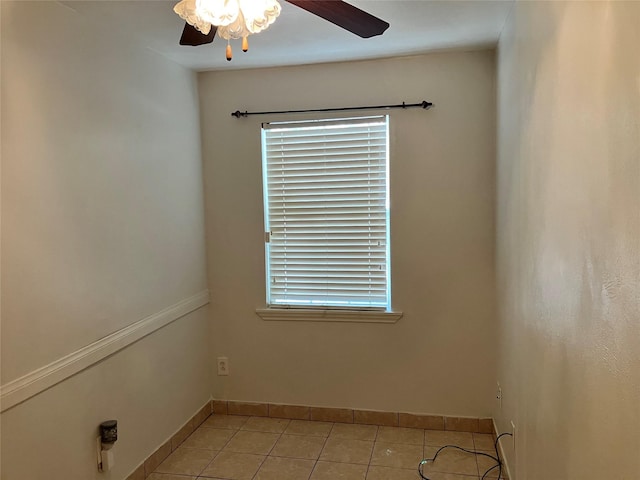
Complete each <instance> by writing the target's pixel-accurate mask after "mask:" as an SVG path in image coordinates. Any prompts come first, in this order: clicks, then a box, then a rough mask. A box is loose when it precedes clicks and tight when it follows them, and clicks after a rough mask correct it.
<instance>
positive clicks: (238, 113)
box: [231, 110, 249, 118]
mask: <svg viewBox="0 0 640 480" xmlns="http://www.w3.org/2000/svg"><path fill="white" fill-rule="evenodd" d="M231 116H232V117H236V118H240V117H248V116H249V113H247V111H246V110H245V111H244V112H241V111H240V110H236V111H235V112H233V113H232V114H231Z"/></svg>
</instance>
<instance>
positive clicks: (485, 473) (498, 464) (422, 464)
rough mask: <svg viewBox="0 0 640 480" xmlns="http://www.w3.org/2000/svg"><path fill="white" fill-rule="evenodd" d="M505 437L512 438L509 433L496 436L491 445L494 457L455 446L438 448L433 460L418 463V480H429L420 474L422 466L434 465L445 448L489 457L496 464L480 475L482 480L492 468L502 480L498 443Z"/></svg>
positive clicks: (427, 459)
mask: <svg viewBox="0 0 640 480" xmlns="http://www.w3.org/2000/svg"><path fill="white" fill-rule="evenodd" d="M505 435H509V436H513V435H512V434H511V433H501V434H500V435H498V437H497V438H496V441H495V443H494V444H493V448H494V449H495V451H496V456H495V457H494V456H493V455H489V454H488V453H484V452H478V451H476V450H467V449H466V448H462V447H458V446H457V445H445V446H444V447H440V448H439V449H438V451H437V452H436V454H435V455H434V456H433V458H425V459H424V460H422V461H421V462H420V464H419V465H418V474H419V475H420V478H421V479H422V480H430V479H429V477H426V476H425V475H424V473H423V472H422V470H423V466H424V465H426V464H427V463H429V462H431V463H434V462H435V461H436V458H438V454H439V453H440V452H441V451H442V450H444V449H445V448H455V449H457V450H461V451H463V452H465V453H471V454H473V455H476V456H478V455H482V456H483V457H489V458H490V459H492V460H494V461H495V462H496V464H495V465H493V466H492V467H491V468H489V469H488V470H487V471H486V472H484V474H483V475H482V479H481V480H484V479H485V478H486V476H487V475H488V474H489V472H490V471H491V470H493V469H494V468H497V469H498V480H500V479H501V478H502V464H503V463H502V459H501V458H500V452H499V451H498V442H499V441H500V438H502V437H504V436H505Z"/></svg>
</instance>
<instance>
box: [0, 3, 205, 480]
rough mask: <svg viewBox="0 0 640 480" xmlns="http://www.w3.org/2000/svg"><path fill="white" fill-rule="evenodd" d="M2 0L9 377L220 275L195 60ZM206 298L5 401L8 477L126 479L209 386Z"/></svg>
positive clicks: (63, 12)
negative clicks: (19, 400)
mask: <svg viewBox="0 0 640 480" xmlns="http://www.w3.org/2000/svg"><path fill="white" fill-rule="evenodd" d="M131 40H132V39H128V38H120V37H119V36H118V35H116V34H115V32H109V31H105V29H104V28H103V27H102V26H101V22H100V21H99V19H92V18H89V17H87V16H85V15H84V14H82V13H78V12H76V11H74V9H72V8H69V7H66V6H64V5H62V4H60V3H58V2H15V3H13V2H2V52H1V53H2V65H1V67H2V78H1V80H2V132H1V133H2V227H3V228H2V252H1V254H2V259H1V260H2V312H1V313H2V384H3V385H6V384H7V383H8V382H10V381H13V380H15V379H17V378H19V377H21V376H23V375H25V374H28V373H30V372H32V371H34V370H36V369H38V368H40V367H43V366H45V365H47V364H50V363H51V362H54V361H56V360H59V359H60V358H61V357H63V356H65V355H68V354H71V353H73V352H75V351H77V350H78V349H80V348H82V347H85V346H87V345H89V344H91V343H92V342H94V341H96V340H99V339H101V338H103V337H105V336H106V335H108V334H111V333H114V332H117V331H119V330H120V329H122V328H123V327H126V326H128V325H130V324H132V323H134V322H136V321H138V320H140V319H142V318H145V317H147V316H149V315H153V314H156V313H157V312H159V311H161V310H163V309H165V308H167V307H169V306H171V305H174V304H176V303H177V302H180V301H182V300H184V299H186V298H189V297H191V296H193V295H195V294H198V293H201V292H203V291H205V290H206V288H207V285H206V274H205V253H204V247H205V244H204V225H203V207H202V175H201V162H200V147H199V134H198V103H197V91H196V82H195V75H194V74H193V73H191V72H189V71H187V70H185V69H183V68H181V67H179V66H177V65H175V64H173V63H171V62H168V61H167V60H165V59H164V58H162V57H161V56H159V55H157V54H155V53H153V52H152V51H150V50H143V49H138V48H134V47H133V46H132V45H133V43H132V42H131ZM206 315H207V314H206V309H201V310H199V311H197V312H194V313H192V314H190V315H188V316H186V317H184V318H182V319H179V320H177V321H176V322H175V323H173V324H171V325H170V326H168V327H165V328H164V329H162V330H160V331H158V332H156V333H154V334H152V335H151V336H150V337H147V338H145V339H144V340H142V341H140V342H138V343H136V344H134V345H132V346H130V347H129V348H127V349H125V350H122V351H121V352H119V353H117V354H116V355H114V356H113V357H110V358H109V359H108V360H105V361H103V362H102V363H100V364H98V365H96V366H94V367H92V368H90V369H88V370H86V371H84V372H82V373H81V374H79V375H77V376H75V377H72V378H70V379H68V380H67V381H65V382H63V383H60V384H58V385H57V386H55V387H54V388H52V389H51V390H48V391H46V392H45V393H42V394H40V395H38V396H36V397H33V398H31V399H30V400H28V401H27V402H25V403H23V404H21V405H19V406H16V407H14V408H12V409H10V410H7V411H5V412H4V413H3V414H2V449H3V450H2V479H3V480H36V479H42V478H47V479H52V480H53V479H65V480H67V479H78V480H86V479H90V478H98V476H99V474H98V473H97V469H96V466H95V460H94V456H95V455H94V452H93V449H94V443H93V441H94V435H95V433H96V431H97V425H98V423H99V422H100V421H102V420H105V419H108V418H111V417H115V418H117V419H119V420H120V422H121V427H122V428H121V440H120V441H119V443H118V445H117V447H116V449H117V451H116V459H117V464H118V466H117V467H116V470H115V471H114V473H113V475H112V476H108V475H101V476H100V478H112V479H114V480H115V479H121V478H123V477H124V476H125V475H126V474H128V473H129V472H130V471H131V470H132V469H133V468H134V467H135V466H136V464H137V463H138V462H140V461H141V460H142V459H143V458H144V457H145V456H146V455H148V454H149V453H150V452H151V451H152V450H153V449H154V448H155V447H156V446H158V445H159V444H160V443H161V442H162V441H164V440H165V439H166V438H167V437H168V436H169V435H170V434H171V433H172V432H173V431H174V430H175V429H177V428H178V427H179V426H181V424H182V423H183V422H184V421H186V420H187V419H188V418H190V416H191V415H193V414H194V413H195V412H196V410H197V409H198V408H199V407H201V406H202V405H203V404H204V403H205V401H206V400H207V399H208V398H209V396H210V387H209V383H210V377H209V366H210V363H209V361H208V345H207V344H206V343H205V342H204V341H203V338H208V336H209V333H208V332H209V326H208V322H207V316H206Z"/></svg>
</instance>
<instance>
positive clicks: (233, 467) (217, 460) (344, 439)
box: [148, 415, 498, 480]
mask: <svg viewBox="0 0 640 480" xmlns="http://www.w3.org/2000/svg"><path fill="white" fill-rule="evenodd" d="M449 444H452V445H457V446H459V447H462V448H467V449H470V450H473V449H475V450H478V451H484V452H485V453H487V454H490V455H495V453H494V452H493V437H492V435H485V434H477V433H473V434H472V433H464V432H443V431H435V430H421V429H416V428H400V427H377V426H372V425H355V424H354V425H351V424H343V423H326V422H311V421H305V420H283V419H276V418H262V417H241V416H235V415H229V416H227V415H212V416H210V417H209V418H208V419H207V420H206V421H205V422H204V423H203V424H202V425H201V426H200V427H199V428H198V429H197V430H196V431H195V432H194V433H193V434H192V435H191V436H190V437H189V438H187V440H185V442H184V443H183V444H182V445H181V446H180V447H179V448H178V449H177V450H175V451H174V452H173V453H172V454H171V455H170V456H169V457H168V458H167V459H166V460H165V461H164V462H162V463H161V464H160V466H158V468H157V469H156V471H155V472H154V473H153V474H151V476H150V477H148V480H196V479H202V480H205V479H215V480H419V479H420V477H419V475H418V473H417V468H418V464H419V463H420V461H421V460H422V459H423V458H432V457H433V455H434V454H435V453H436V451H437V450H438V448H439V447H441V446H443V445H449ZM492 465H494V462H493V460H491V459H489V458H487V457H482V456H476V455H472V454H469V453H465V452H462V451H459V450H455V449H447V450H445V451H443V452H442V453H440V455H438V458H437V459H436V462H435V463H432V464H431V463H430V464H428V465H427V466H426V468H425V474H426V475H427V476H428V477H429V478H430V479H431V480H479V478H480V476H481V475H482V474H483V473H484V472H485V471H486V470H487V469H488V468H489V467H491V466H492ZM497 476H498V474H497V469H496V470H493V471H492V472H491V474H490V475H488V476H487V478H491V479H493V480H495V479H497Z"/></svg>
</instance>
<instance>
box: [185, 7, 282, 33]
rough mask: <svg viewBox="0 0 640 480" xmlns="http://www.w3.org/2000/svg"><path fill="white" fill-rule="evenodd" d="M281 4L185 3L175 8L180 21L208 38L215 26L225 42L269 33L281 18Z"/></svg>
mask: <svg viewBox="0 0 640 480" xmlns="http://www.w3.org/2000/svg"><path fill="white" fill-rule="evenodd" d="M280 10H281V7H280V4H279V3H278V0H181V1H180V2H178V3H177V4H176V6H175V7H174V8H173V11H174V12H176V13H177V14H178V15H179V16H180V18H182V19H184V20H185V21H186V22H187V23H188V24H189V25H192V26H193V27H195V28H196V29H197V30H199V31H201V32H202V33H204V34H207V33H209V31H210V30H211V25H215V26H216V27H218V34H219V35H220V36H221V37H222V38H224V39H227V40H228V39H231V38H233V39H236V38H242V37H246V36H248V35H250V34H252V33H258V32H261V31H263V30H265V29H266V28H267V27H268V26H269V25H271V24H272V23H273V22H274V21H275V19H276V18H277V17H278V15H280Z"/></svg>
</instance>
